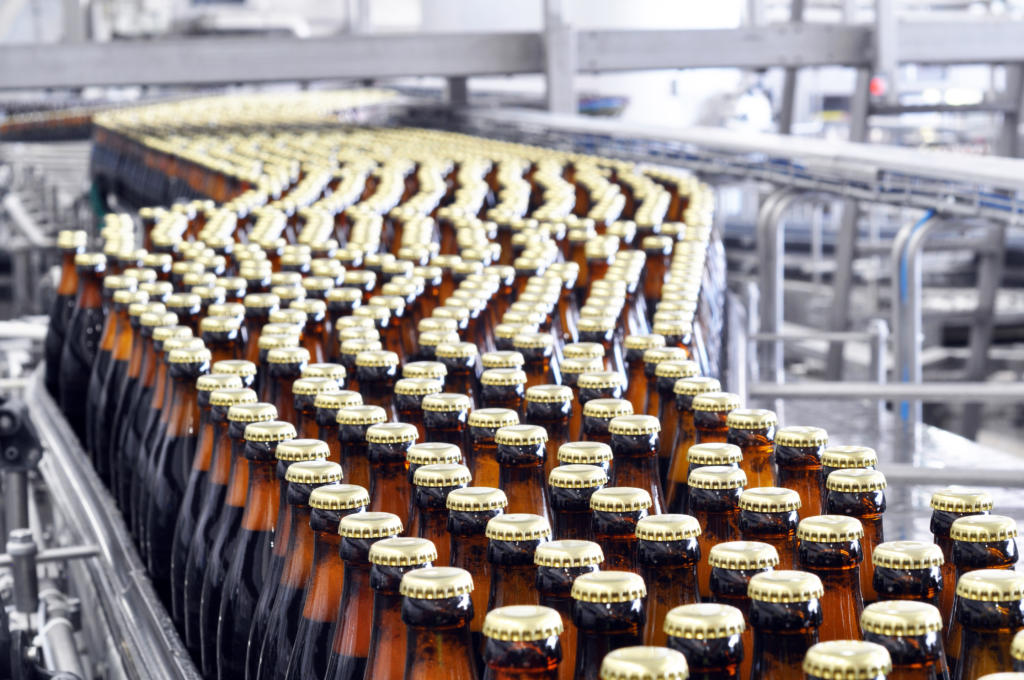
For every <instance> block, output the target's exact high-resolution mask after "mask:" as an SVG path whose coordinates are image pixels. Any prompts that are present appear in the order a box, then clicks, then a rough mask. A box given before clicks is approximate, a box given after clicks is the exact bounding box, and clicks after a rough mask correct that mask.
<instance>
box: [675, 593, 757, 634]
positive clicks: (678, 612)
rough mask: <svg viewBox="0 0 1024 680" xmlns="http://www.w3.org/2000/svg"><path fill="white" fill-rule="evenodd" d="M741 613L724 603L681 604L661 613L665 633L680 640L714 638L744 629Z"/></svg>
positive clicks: (740, 631)
mask: <svg viewBox="0 0 1024 680" xmlns="http://www.w3.org/2000/svg"><path fill="white" fill-rule="evenodd" d="M746 627H747V626H746V623H745V622H744V620H743V612H741V611H740V610H739V609H737V608H736V607H732V606H730V605H727V604H713V603H711V602H702V603H700V604H684V605H680V606H679V607H675V608H674V609H672V610H670V611H669V613H668V614H666V615H665V628H664V630H665V633H666V634H668V635H669V636H671V637H676V638H682V639H684V640H717V639H719V638H725V637H732V636H733V635H739V634H740V633H742V632H743V631H744V630H746Z"/></svg>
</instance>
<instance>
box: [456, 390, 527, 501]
mask: <svg viewBox="0 0 1024 680" xmlns="http://www.w3.org/2000/svg"><path fill="white" fill-rule="evenodd" d="M518 424H519V414H518V412H516V411H514V410H512V409H507V408H482V409H477V410H474V411H472V412H471V413H470V414H469V443H470V447H469V451H468V453H469V470H470V472H472V473H473V481H474V482H475V483H476V484H477V485H478V486H488V487H497V486H498V482H499V477H500V470H501V468H500V466H499V465H498V444H497V443H496V442H495V441H494V436H495V434H496V433H497V431H498V430H499V429H500V428H502V427H509V426H511V425H518Z"/></svg>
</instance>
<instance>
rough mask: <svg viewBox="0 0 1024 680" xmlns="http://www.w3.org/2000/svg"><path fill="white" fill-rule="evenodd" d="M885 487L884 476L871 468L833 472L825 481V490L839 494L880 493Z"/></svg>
mask: <svg viewBox="0 0 1024 680" xmlns="http://www.w3.org/2000/svg"><path fill="white" fill-rule="evenodd" d="M885 487H886V481H885V475H884V474H882V472H881V471H879V470H874V469H872V468H848V469H845V470H835V471H834V472H832V473H830V474H829V476H828V479H826V480H825V488H826V489H828V490H829V491H838V492H840V493H864V492H868V491H881V490H882V489H884V488H885Z"/></svg>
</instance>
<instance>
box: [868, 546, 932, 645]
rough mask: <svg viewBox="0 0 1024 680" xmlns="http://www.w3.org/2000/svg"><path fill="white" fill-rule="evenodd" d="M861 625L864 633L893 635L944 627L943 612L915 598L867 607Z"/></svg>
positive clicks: (917, 632) (921, 633) (922, 632)
mask: <svg viewBox="0 0 1024 680" xmlns="http://www.w3.org/2000/svg"><path fill="white" fill-rule="evenodd" d="M882 545H885V544H884V543H883V544H882ZM879 547H881V546H879ZM935 547H936V548H938V546H935ZM939 556H940V557H941V556H942V551H941V550H940V551H939ZM860 627H861V628H862V629H863V630H864V632H865V633H875V634H877V635H888V636H893V637H904V636H917V635H927V634H928V633H937V632H938V631H940V630H942V614H941V613H940V612H939V610H938V608H937V607H935V606H934V605H931V604H928V603H926V602H917V601H915V600H889V601H886V602H875V603H873V604H869V605H868V606H867V607H865V608H864V612H863V613H862V614H861V615H860Z"/></svg>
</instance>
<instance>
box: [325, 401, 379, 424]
mask: <svg viewBox="0 0 1024 680" xmlns="http://www.w3.org/2000/svg"><path fill="white" fill-rule="evenodd" d="M334 419H335V420H336V421H337V422H338V424H339V425H375V424H377V423H385V422H387V419H388V414H387V413H386V412H385V411H384V409H382V408H381V407H380V406H371V405H369V404H365V405H361V406H346V407H344V408H341V409H338V415H336V416H335V418H334Z"/></svg>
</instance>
